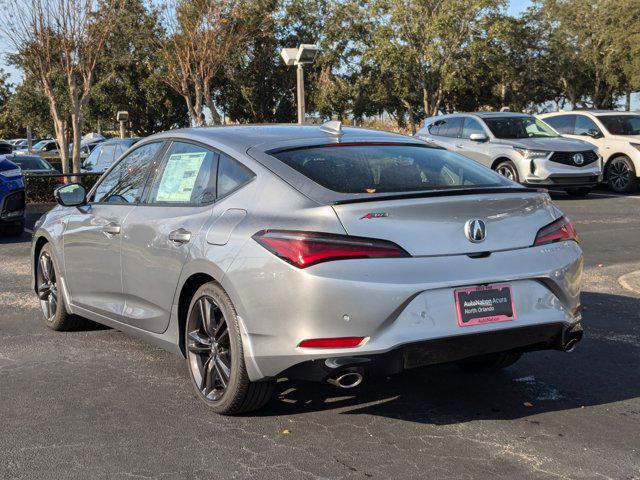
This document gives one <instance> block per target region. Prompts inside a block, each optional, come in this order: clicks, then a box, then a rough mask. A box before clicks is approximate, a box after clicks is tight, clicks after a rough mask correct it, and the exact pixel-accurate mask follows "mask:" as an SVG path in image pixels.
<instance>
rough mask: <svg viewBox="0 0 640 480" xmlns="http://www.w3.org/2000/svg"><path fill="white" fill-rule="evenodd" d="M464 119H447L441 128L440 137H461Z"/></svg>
mask: <svg viewBox="0 0 640 480" xmlns="http://www.w3.org/2000/svg"><path fill="white" fill-rule="evenodd" d="M462 120H463V117H453V118H447V120H446V121H445V122H446V123H445V124H444V125H443V126H442V127H440V136H442V137H453V138H457V137H459V136H460V129H461V128H462Z"/></svg>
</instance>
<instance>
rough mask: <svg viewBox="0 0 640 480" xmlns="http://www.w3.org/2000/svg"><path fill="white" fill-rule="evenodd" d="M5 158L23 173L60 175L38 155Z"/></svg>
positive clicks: (8, 156)
mask: <svg viewBox="0 0 640 480" xmlns="http://www.w3.org/2000/svg"><path fill="white" fill-rule="evenodd" d="M6 158H7V159H8V160H10V161H11V162H13V163H15V164H16V165H18V166H19V167H20V169H21V170H22V171H23V172H24V173H60V172H59V171H58V170H56V169H55V168H53V166H52V165H51V164H50V163H49V162H47V161H46V160H45V159H44V158H42V157H40V156H38V155H7V156H6Z"/></svg>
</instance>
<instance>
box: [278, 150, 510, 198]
mask: <svg viewBox="0 0 640 480" xmlns="http://www.w3.org/2000/svg"><path fill="white" fill-rule="evenodd" d="M272 155H273V156H274V157H276V158H277V159H279V160H280V161H282V162H283V163H285V164H287V165H288V166H290V167H292V168H294V169H295V170H297V171H298V172H300V173H302V174H303V175H305V176H306V177H308V178H310V179H311V180H313V181H314V182H316V183H318V184H320V185H322V186H323V187H325V188H328V189H330V190H333V191H335V192H341V193H383V192H410V191H421V190H443V189H448V188H460V187H465V188H467V187H468V188H477V187H502V186H510V185H513V184H512V183H511V182H509V181H508V180H506V179H505V178H504V177H502V176H500V175H498V174H496V173H495V172H493V171H491V170H489V169H488V168H486V167H483V166H481V165H479V164H477V163H475V162H473V161H472V160H469V159H467V158H465V157H463V156H461V155H458V154H455V153H453V152H449V151H446V150H440V149H435V148H429V147H426V146H424V147H423V146H420V145H404V144H387V145H370V144H362V145H347V146H340V145H335V146H334V145H332V146H320V147H310V148H298V149H292V150H285V151H281V152H274V153H273V154H272Z"/></svg>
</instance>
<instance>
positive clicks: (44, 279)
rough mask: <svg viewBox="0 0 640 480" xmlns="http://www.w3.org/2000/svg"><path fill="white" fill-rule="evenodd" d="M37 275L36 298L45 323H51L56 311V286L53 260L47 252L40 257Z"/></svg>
mask: <svg viewBox="0 0 640 480" xmlns="http://www.w3.org/2000/svg"><path fill="white" fill-rule="evenodd" d="M38 265H39V269H38V270H39V275H38V298H39V299H40V307H41V308H42V313H43V315H44V318H45V319H46V320H47V322H52V321H53V320H54V318H55V317H56V312H57V311H58V285H57V282H56V280H57V279H56V271H55V268H54V266H53V260H51V256H50V255H49V254H48V253H47V252H43V253H42V255H40V260H39V261H38Z"/></svg>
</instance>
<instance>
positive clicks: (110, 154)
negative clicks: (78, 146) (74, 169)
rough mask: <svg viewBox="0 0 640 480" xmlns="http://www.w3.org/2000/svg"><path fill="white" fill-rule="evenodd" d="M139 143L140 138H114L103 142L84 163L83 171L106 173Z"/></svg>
mask: <svg viewBox="0 0 640 480" xmlns="http://www.w3.org/2000/svg"><path fill="white" fill-rule="evenodd" d="M138 141H140V138H113V139H111V140H106V141H104V142H102V143H101V144H100V145H98V146H96V148H94V149H93V151H92V152H91V154H90V155H89V156H88V157H87V158H86V159H85V161H84V162H83V163H82V171H83V172H96V173H102V172H104V171H105V170H107V169H108V168H109V167H110V166H111V165H112V164H113V162H115V161H116V160H117V159H118V158H120V156H121V155H122V154H123V153H124V152H126V151H127V150H128V149H129V148H130V147H131V146H133V145H135V144H136V143H137V142H138Z"/></svg>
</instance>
